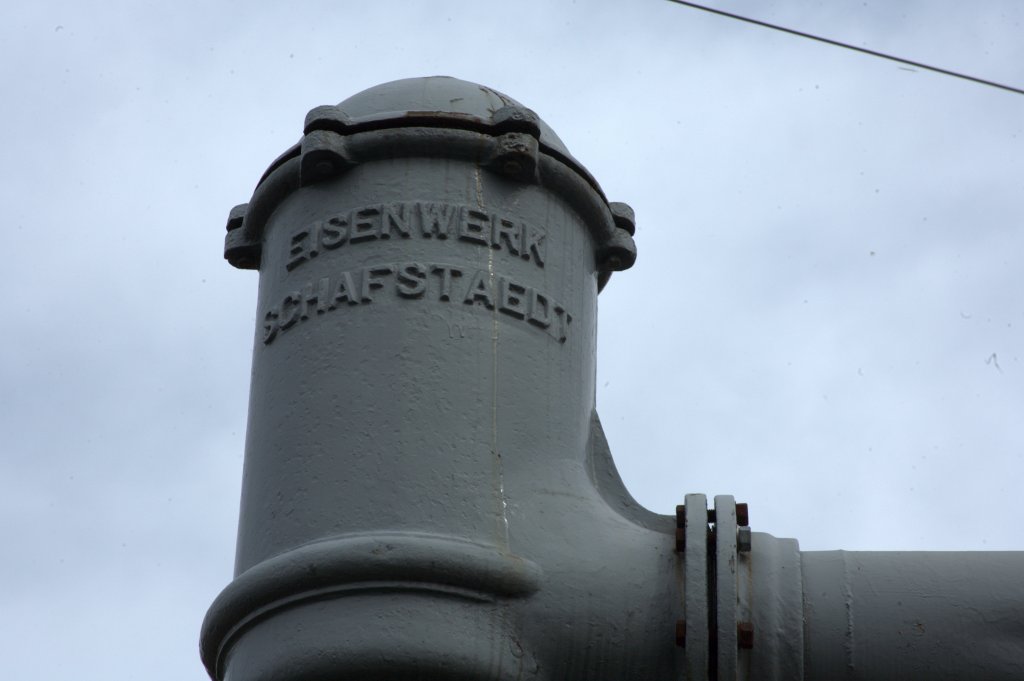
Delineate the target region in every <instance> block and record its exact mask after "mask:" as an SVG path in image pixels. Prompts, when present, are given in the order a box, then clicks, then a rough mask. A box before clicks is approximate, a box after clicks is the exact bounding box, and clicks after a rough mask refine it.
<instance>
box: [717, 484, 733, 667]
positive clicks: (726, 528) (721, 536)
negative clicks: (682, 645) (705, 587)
mask: <svg viewBox="0 0 1024 681" xmlns="http://www.w3.org/2000/svg"><path fill="white" fill-rule="evenodd" d="M714 546H715V581H714V587H713V591H714V594H715V602H714V608H715V619H714V622H715V629H716V630H717V636H716V642H715V647H716V657H717V678H718V679H720V680H721V681H736V679H737V678H738V676H737V657H738V655H739V643H738V641H737V632H736V625H737V624H738V622H737V618H736V608H737V606H738V605H739V592H738V586H739V585H738V583H737V580H738V576H739V565H738V563H737V556H736V500H735V499H734V498H733V497H732V496H730V495H727V494H720V495H718V496H716V497H715V532H714Z"/></svg>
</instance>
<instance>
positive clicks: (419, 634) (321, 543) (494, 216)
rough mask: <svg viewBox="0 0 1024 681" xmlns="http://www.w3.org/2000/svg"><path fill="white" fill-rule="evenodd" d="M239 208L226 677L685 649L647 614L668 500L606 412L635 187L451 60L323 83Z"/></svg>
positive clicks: (519, 663)
mask: <svg viewBox="0 0 1024 681" xmlns="http://www.w3.org/2000/svg"><path fill="white" fill-rule="evenodd" d="M228 227H229V233H228V238H227V246H226V256H227V257H228V259H229V260H230V261H231V262H232V263H233V264H235V265H237V266H239V267H243V268H249V269H256V268H258V269H259V271H260V283H259V299H258V306H257V317H258V324H257V332H256V338H255V350H254V354H253V373H252V385H251V397H250V405H249V426H248V432H247V440H246V454H245V469H244V479H243V486H242V504H241V516H240V521H239V534H238V547H237V556H236V579H235V581H234V582H233V583H232V584H231V585H230V586H229V587H228V588H227V589H225V591H224V592H223V593H222V594H221V596H220V597H219V598H218V600H217V602H215V603H214V605H213V607H212V608H211V610H210V613H209V614H208V616H207V621H206V623H205V625H204V633H203V655H204V660H205V662H206V664H207V668H208V669H209V670H210V672H211V675H212V676H214V677H215V678H218V679H220V678H223V679H232V680H233V681H242V680H246V681H247V680H249V679H263V678H267V679H271V678H273V679H319V678H350V677H356V676H358V677H359V678H389V679H392V678H426V677H430V678H474V679H480V678H493V679H505V678H524V677H532V678H548V677H550V678H561V676H563V675H564V673H567V672H568V671H572V670H575V672H576V673H584V674H588V675H590V676H591V678H619V677H621V676H622V674H623V673H627V671H626V670H630V669H631V670H636V671H638V672H643V670H645V669H646V670H648V671H653V669H655V668H657V667H661V668H664V667H666V666H669V667H671V666H672V665H673V664H675V658H676V653H675V651H674V650H673V649H672V648H671V647H668V648H665V647H664V646H662V645H660V644H661V641H660V640H658V639H659V637H658V636H657V635H655V636H652V635H651V634H652V632H668V631H670V629H671V626H672V622H673V621H674V620H673V617H674V614H673V613H674V609H675V607H676V604H677V603H678V602H679V598H678V597H674V596H673V595H672V594H673V593H674V592H677V591H678V585H677V580H676V579H674V578H673V573H674V571H675V570H676V566H675V559H674V556H673V554H672V550H671V547H672V543H671V541H672V540H671V534H670V533H671V530H672V526H671V521H670V519H666V518H662V517H658V516H654V515H653V514H650V513H648V512H646V511H643V510H642V509H639V508H638V507H636V505H635V503H634V502H632V500H631V499H630V498H629V497H628V494H626V493H625V491H624V490H623V489H622V488H621V483H619V481H618V478H617V476H616V475H615V473H614V468H613V467H612V465H611V462H610V458H609V456H608V453H607V449H606V446H605V444H604V441H603V437H602V436H601V434H600V427H599V425H598V424H597V421H596V416H595V414H594V401H595V400H594V383H595V354H596V347H595V329H596V321H597V320H596V311H597V294H598V290H599V288H600V287H601V286H603V284H604V283H605V282H606V281H607V278H608V276H609V274H610V272H611V271H612V270H617V269H624V268H626V267H629V266H630V265H631V264H632V261H633V258H634V257H635V251H634V248H633V242H632V237H631V235H632V231H633V224H632V212H631V211H630V210H629V209H628V207H626V206H625V205H624V204H609V203H608V202H607V201H606V200H605V198H604V196H603V194H602V193H601V191H600V188H599V187H598V186H597V184H596V182H594V181H593V179H592V178H591V177H590V176H589V174H587V172H586V171H585V170H584V169H583V168H582V167H581V166H580V165H579V164H578V163H577V162H576V161H575V160H574V159H573V158H572V157H571V155H569V153H568V151H566V150H565V148H564V146H563V145H562V143H561V142H560V141H559V140H558V138H557V137H556V136H555V135H554V133H553V132H551V131H550V129H548V128H547V126H546V125H544V124H543V122H541V121H540V120H539V119H537V117H536V115H535V114H533V112H531V111H529V110H528V109H525V108H523V107H522V106H520V105H519V104H517V103H515V102H514V101H512V100H510V99H509V98H507V97H505V96H504V95H501V94H499V93H496V92H494V91H492V90H489V89H487V88H483V87H480V86H477V85H474V84H471V83H464V82H462V81H456V80H453V79H447V78H427V79H418V80H410V81H398V82H396V83H390V84H386V85H383V86H379V87H377V88H373V89H371V90H368V91H366V92H364V93H360V94H359V95H357V96H355V97H353V98H351V99H349V100H347V101H345V102H343V103H342V104H340V105H338V106H337V107H319V108H317V109H314V110H313V111H312V112H310V115H309V116H308V117H307V121H306V129H305V135H304V137H303V139H302V141H301V143H300V144H299V145H297V146H296V147H295V148H293V149H292V150H290V151H289V152H286V154H284V155H283V156H282V157H281V158H279V159H278V160H277V161H276V162H275V163H274V164H273V165H272V166H271V168H270V169H269V170H268V171H267V173H266V174H265V175H264V178H263V179H262V180H261V182H260V184H259V186H258V187H257V190H256V192H255V194H254V196H253V199H252V201H251V202H250V203H249V204H248V205H245V206H241V207H239V208H238V209H236V210H235V211H233V212H232V217H231V219H230V220H229V225H228ZM609 498H613V499H614V500H615V501H616V503H617V504H618V505H620V506H622V508H612V507H610V506H609V504H608V503H607V500H608V499H609ZM609 524H617V525H619V526H620V527H619V529H620V531H619V532H617V533H616V538H615V539H614V540H613V541H608V540H607V539H606V537H605V532H606V531H607V529H608V526H609ZM666 528H667V530H666ZM638 563H639V564H640V565H643V567H642V568H641V569H639V570H638V569H637V564H638ZM542 565H543V567H541V566H542ZM655 574H659V575H660V577H658V578H652V576H653V575H655ZM612 575H621V577H622V578H621V579H618V578H616V579H614V580H613V581H615V582H617V589H616V592H615V594H614V595H611V596H609V594H608V593H607V585H608V578H609V577H610V576H612ZM641 613H643V615H641ZM651 613H654V616H653V617H652V616H651ZM623 617H625V619H624V620H623V619H622V618H623ZM621 648H628V649H629V650H630V651H632V652H631V653H630V654H629V655H625V656H623V655H621V654H620V649H621Z"/></svg>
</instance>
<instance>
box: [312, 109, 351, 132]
mask: <svg viewBox="0 0 1024 681" xmlns="http://www.w3.org/2000/svg"><path fill="white" fill-rule="evenodd" d="M351 123H352V121H351V119H350V118H349V117H348V114H347V113H345V112H344V111H342V110H341V109H339V108H338V107H336V106H334V105H333V104H325V105H323V106H317V107H314V108H312V109H310V111H309V113H308V114H306V121H305V123H303V125H302V132H303V134H306V135H308V134H309V133H310V132H312V131H314V130H330V131H332V132H338V133H344V132H345V131H346V130H347V128H348V127H349V125H351Z"/></svg>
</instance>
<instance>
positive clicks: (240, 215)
mask: <svg viewBox="0 0 1024 681" xmlns="http://www.w3.org/2000/svg"><path fill="white" fill-rule="evenodd" d="M247 210H249V204H248V203H240V204H238V205H237V206H235V207H234V208H232V209H231V212H230V213H228V224H227V228H228V231H229V232H231V231H234V230H236V229H238V228H239V227H241V226H242V223H243V222H245V212H246V211H247Z"/></svg>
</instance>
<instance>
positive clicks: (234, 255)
mask: <svg viewBox="0 0 1024 681" xmlns="http://www.w3.org/2000/svg"><path fill="white" fill-rule="evenodd" d="M262 251H263V245H262V244H261V243H260V242H259V241H250V240H249V237H248V235H247V234H246V233H245V230H244V229H232V230H231V231H230V232H228V233H227V234H226V235H225V236H224V259H225V260H227V261H228V262H229V263H231V265H232V266H234V267H237V268H238V269H240V270H258V269H259V268H260V257H261V256H262Z"/></svg>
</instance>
